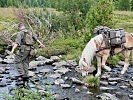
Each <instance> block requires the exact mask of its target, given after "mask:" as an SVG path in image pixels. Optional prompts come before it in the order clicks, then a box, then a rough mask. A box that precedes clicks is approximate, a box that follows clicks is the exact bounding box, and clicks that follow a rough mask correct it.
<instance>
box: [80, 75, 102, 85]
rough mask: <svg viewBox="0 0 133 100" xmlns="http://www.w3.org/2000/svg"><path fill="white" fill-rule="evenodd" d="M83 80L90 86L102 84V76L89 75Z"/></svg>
mask: <svg viewBox="0 0 133 100" xmlns="http://www.w3.org/2000/svg"><path fill="white" fill-rule="evenodd" d="M83 82H85V83H86V84H88V86H90V87H98V86H99V85H100V78H99V77H94V76H87V77H86V78H84V79H83Z"/></svg>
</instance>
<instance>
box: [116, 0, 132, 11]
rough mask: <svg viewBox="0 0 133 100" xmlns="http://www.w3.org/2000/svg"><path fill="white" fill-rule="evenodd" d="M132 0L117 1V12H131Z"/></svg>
mask: <svg viewBox="0 0 133 100" xmlns="http://www.w3.org/2000/svg"><path fill="white" fill-rule="evenodd" d="M131 1H132V0H126V1H125V0H116V1H115V7H116V9H117V10H125V11H127V10H130V9H131V8H132V2H131Z"/></svg>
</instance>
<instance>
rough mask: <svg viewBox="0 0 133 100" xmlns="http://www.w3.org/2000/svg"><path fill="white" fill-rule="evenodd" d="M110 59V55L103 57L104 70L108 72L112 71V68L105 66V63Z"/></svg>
mask: <svg viewBox="0 0 133 100" xmlns="http://www.w3.org/2000/svg"><path fill="white" fill-rule="evenodd" d="M108 57H109V53H108V54H106V55H104V56H103V57H102V67H103V68H104V69H106V70H107V71H111V68H110V67H108V66H106V65H105V63H106V61H107V59H108Z"/></svg>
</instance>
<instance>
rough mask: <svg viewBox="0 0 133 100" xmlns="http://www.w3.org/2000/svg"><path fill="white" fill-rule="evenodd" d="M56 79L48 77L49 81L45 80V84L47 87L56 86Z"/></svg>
mask: <svg viewBox="0 0 133 100" xmlns="http://www.w3.org/2000/svg"><path fill="white" fill-rule="evenodd" d="M54 81H55V79H54V78H51V77H47V79H45V84H46V85H53V84H54Z"/></svg>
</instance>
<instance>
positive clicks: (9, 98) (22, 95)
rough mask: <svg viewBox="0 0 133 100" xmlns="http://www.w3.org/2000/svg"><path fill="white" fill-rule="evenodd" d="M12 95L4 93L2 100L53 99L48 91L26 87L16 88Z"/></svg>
mask: <svg viewBox="0 0 133 100" xmlns="http://www.w3.org/2000/svg"><path fill="white" fill-rule="evenodd" d="M13 92H14V95H9V94H7V93H3V94H4V100H54V97H53V96H52V94H51V93H50V92H49V93H48V92H46V93H45V91H44V92H43V91H42V92H41V91H38V90H37V91H35V90H30V89H27V88H18V89H16V90H14V91H13Z"/></svg>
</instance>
